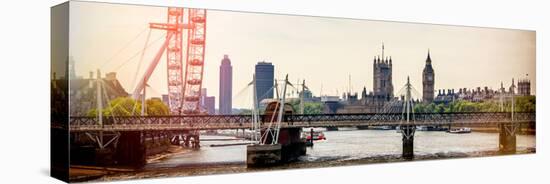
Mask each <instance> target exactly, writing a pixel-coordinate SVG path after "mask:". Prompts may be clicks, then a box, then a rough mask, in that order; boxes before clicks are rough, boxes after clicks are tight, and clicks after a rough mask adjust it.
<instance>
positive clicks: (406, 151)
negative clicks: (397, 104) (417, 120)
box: [399, 77, 416, 159]
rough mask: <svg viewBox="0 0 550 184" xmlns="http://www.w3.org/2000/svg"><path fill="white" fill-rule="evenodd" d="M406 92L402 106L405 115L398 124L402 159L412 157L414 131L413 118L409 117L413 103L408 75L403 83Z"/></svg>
mask: <svg viewBox="0 0 550 184" xmlns="http://www.w3.org/2000/svg"><path fill="white" fill-rule="evenodd" d="M405 89H406V94H405V101H404V102H403V103H404V108H403V113H402V114H403V116H405V117H404V118H403V119H405V121H403V120H402V121H401V125H400V126H399V127H400V129H401V134H402V135H403V139H402V140H403V154H402V157H403V158H404V159H412V158H414V133H415V131H416V125H415V124H414V119H412V118H411V114H412V113H414V112H413V103H412V98H411V89H412V85H411V83H410V80H409V77H407V84H406V85H405Z"/></svg>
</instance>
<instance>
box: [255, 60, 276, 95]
mask: <svg viewBox="0 0 550 184" xmlns="http://www.w3.org/2000/svg"><path fill="white" fill-rule="evenodd" d="M254 72H255V73H256V94H257V95H258V102H261V101H262V100H263V99H268V98H273V91H274V89H272V87H273V84H274V83H275V67H274V66H273V64H271V63H269V62H265V61H262V62H258V64H256V68H255V70H254Z"/></svg>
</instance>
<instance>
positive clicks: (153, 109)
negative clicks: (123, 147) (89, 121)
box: [88, 97, 170, 116]
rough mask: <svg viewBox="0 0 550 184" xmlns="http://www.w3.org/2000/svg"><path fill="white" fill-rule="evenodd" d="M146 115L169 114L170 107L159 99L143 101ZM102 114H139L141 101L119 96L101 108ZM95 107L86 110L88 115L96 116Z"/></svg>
mask: <svg viewBox="0 0 550 184" xmlns="http://www.w3.org/2000/svg"><path fill="white" fill-rule="evenodd" d="M145 104H146V109H145V112H146V115H169V114H170V109H169V108H168V106H167V105H165V104H164V103H162V101H160V100H159V99H156V98H155V99H149V100H146V101H145ZM102 113H103V116H139V115H141V102H140V101H136V100H134V99H132V98H130V97H119V98H115V99H113V100H111V101H110V102H109V103H108V105H107V106H106V107H104V108H103V110H102ZM97 115H98V112H97V109H91V110H90V111H88V116H97Z"/></svg>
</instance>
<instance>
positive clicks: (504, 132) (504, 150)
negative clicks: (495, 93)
mask: <svg viewBox="0 0 550 184" xmlns="http://www.w3.org/2000/svg"><path fill="white" fill-rule="evenodd" d="M515 87H516V86H515V85H514V79H512V87H511V88H512V93H511V103H512V104H511V111H510V119H511V122H510V123H502V124H499V125H498V129H499V136H498V150H499V152H500V153H501V154H514V153H516V133H517V132H518V131H519V129H520V124H519V123H517V122H516V121H515V119H514V115H515V99H514V91H515ZM501 96H502V95H501ZM501 110H504V109H503V108H501Z"/></svg>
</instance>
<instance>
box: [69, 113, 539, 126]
mask: <svg viewBox="0 0 550 184" xmlns="http://www.w3.org/2000/svg"><path fill="white" fill-rule="evenodd" d="M535 116H536V115H535V113H532V112H521V113H515V114H514V120H515V121H519V122H521V121H533V122H534V121H535V119H536V117H535ZM263 119H265V118H264V117H263V116H261V117H260V120H263ZM69 121H70V126H73V127H74V126H93V127H97V126H100V125H99V119H98V118H97V117H70V118H69ZM497 121H498V122H506V121H509V122H511V121H512V117H511V114H510V113H503V112H465V113H414V115H413V116H412V117H411V123H415V124H434V125H436V124H449V123H452V122H462V123H464V122H471V123H478V122H497ZM102 122H103V125H102V126H103V127H105V126H115V125H116V126H122V127H124V126H138V125H147V126H187V127H196V126H201V127H206V128H208V127H220V126H228V127H230V126H242V125H243V124H245V123H251V122H252V116H250V115H192V116H114V117H113V116H109V117H103V121H102ZM283 122H284V123H285V124H288V125H292V124H293V123H308V122H330V123H332V124H335V125H338V123H339V122H341V123H347V122H364V123H372V124H383V123H391V124H399V123H403V122H404V116H403V114H401V113H387V114H375V113H361V114H359V113H358V114H294V115H286V116H284V119H283ZM260 123H261V124H262V125H263V124H265V123H267V122H260Z"/></svg>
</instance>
